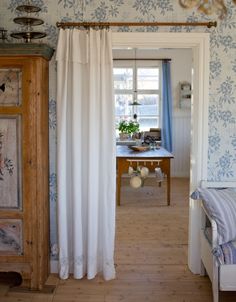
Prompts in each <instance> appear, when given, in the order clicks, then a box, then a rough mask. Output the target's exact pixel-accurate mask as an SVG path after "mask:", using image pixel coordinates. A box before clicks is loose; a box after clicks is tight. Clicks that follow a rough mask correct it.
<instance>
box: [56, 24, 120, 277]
mask: <svg viewBox="0 0 236 302" xmlns="http://www.w3.org/2000/svg"><path fill="white" fill-rule="evenodd" d="M56 59H57V120H58V128H57V130H58V133H57V137H58V141H57V150H58V154H57V171H58V233H59V274H60V277H61V278H62V279H66V278H68V276H69V273H73V275H74V277H75V278H78V279H80V278H82V277H83V276H85V275H86V276H87V278H88V279H92V278H94V277H95V276H96V274H97V273H99V272H101V273H102V274H103V276H104V279H105V280H110V279H113V278H115V269H114V257H113V256H114V236H115V181H116V178H115V177H116V168H115V113H114V101H113V80H112V79H113V72H112V43H111V32H110V31H109V30H105V29H102V30H93V29H90V30H89V31H85V30H79V29H66V30H63V29H61V30H60V33H59V40H58V45H57V58H56Z"/></svg>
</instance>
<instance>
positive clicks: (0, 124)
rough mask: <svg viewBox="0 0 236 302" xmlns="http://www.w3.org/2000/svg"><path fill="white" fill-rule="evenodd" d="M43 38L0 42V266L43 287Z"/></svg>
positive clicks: (45, 218) (46, 263) (25, 283)
mask: <svg viewBox="0 0 236 302" xmlns="http://www.w3.org/2000/svg"><path fill="white" fill-rule="evenodd" d="M52 53H53V50H52V49H51V48H50V47H48V46H47V45H43V44H38V45H37V44H0V271H2V272H9V271H11V272H18V273H20V274H21V276H22V279H23V282H22V286H23V287H28V288H30V289H36V290H37V289H42V287H43V285H44V283H45V281H46V279H47V276H48V273H49V193H48V192H49V190H48V174H49V167H48V161H49V160H48V156H49V155H48V146H49V143H48V61H49V60H50V58H51V56H52Z"/></svg>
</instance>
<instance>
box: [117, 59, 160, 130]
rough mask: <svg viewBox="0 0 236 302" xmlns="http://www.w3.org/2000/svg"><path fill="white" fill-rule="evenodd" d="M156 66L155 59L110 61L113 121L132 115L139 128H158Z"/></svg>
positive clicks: (157, 72)
mask: <svg viewBox="0 0 236 302" xmlns="http://www.w3.org/2000/svg"><path fill="white" fill-rule="evenodd" d="M160 66H161V65H160V62H159V61H155V60H153V61H150V60H147V61H145V60H136V61H135V60H132V59H131V60H129V61H125V60H124V61H120V60H117V61H116V60H114V68H113V74H114V89H115V114H116V122H117V123H118V122H119V121H120V120H121V119H128V118H133V117H134V114H136V115H137V121H138V122H139V124H140V130H141V131H149V129H150V128H159V127H160V122H161V121H160V118H161V117H160V112H161V108H160V81H161V79H160V74H161V72H160ZM136 102H137V103H138V104H139V105H131V104H133V103H136Z"/></svg>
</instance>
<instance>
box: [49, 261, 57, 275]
mask: <svg viewBox="0 0 236 302" xmlns="http://www.w3.org/2000/svg"><path fill="white" fill-rule="evenodd" d="M50 273H51V274H57V273H58V260H50Z"/></svg>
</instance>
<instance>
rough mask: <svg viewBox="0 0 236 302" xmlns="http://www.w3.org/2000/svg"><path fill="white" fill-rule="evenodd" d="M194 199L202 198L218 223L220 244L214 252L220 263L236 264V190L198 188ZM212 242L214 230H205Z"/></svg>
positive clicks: (192, 196)
mask: <svg viewBox="0 0 236 302" xmlns="http://www.w3.org/2000/svg"><path fill="white" fill-rule="evenodd" d="M191 198H192V199H199V200H202V202H203V205H204V207H205V209H206V210H207V213H208V214H209V216H210V217H211V218H212V219H214V220H215V222H216V224H217V230H218V234H217V239H218V246H217V247H216V248H214V249H213V251H212V253H213V254H214V255H215V256H217V259H218V261H219V263H220V264H236V191H235V190H234V189H230V188H223V189H222V188H198V189H196V190H195V191H194V192H193V193H192V195H191ZM204 233H205V236H206V238H207V239H208V241H209V243H210V244H211V241H212V238H211V236H212V231H211V228H210V227H207V228H206V229H205V231H204Z"/></svg>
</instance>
